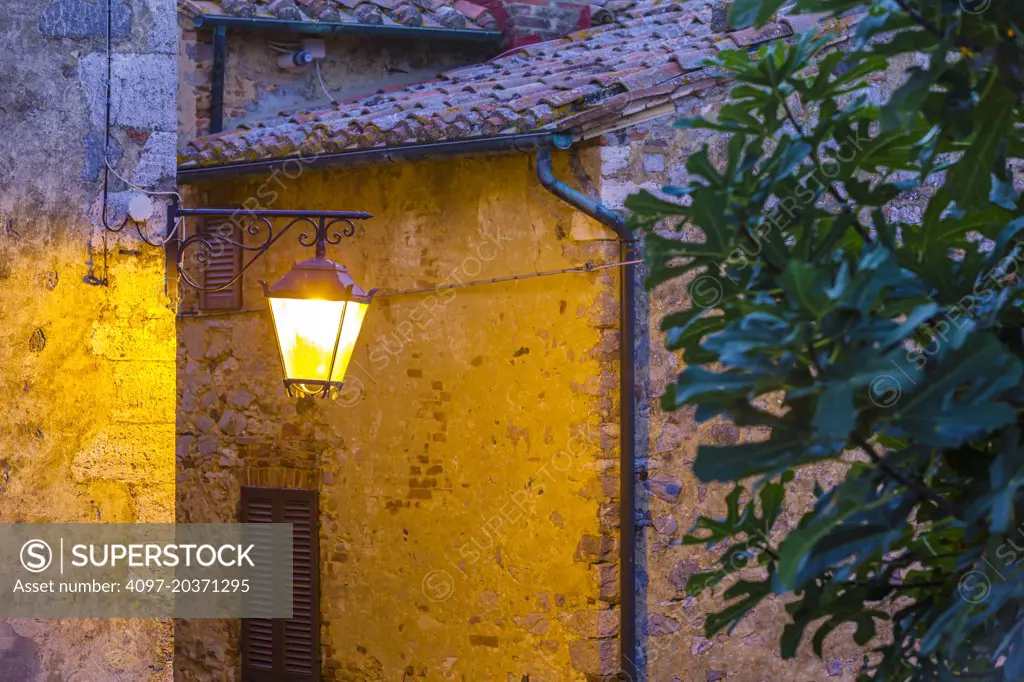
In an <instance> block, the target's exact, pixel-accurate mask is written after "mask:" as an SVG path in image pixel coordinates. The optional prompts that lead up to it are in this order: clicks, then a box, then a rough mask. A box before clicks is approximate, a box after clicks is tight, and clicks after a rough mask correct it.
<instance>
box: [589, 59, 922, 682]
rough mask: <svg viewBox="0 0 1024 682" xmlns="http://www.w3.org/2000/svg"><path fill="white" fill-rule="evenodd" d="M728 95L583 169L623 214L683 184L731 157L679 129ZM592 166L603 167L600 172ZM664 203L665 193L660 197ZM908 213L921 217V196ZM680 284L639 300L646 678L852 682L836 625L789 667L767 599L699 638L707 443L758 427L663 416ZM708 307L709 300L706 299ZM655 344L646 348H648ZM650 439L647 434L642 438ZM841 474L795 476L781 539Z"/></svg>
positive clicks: (618, 136) (715, 94) (593, 157)
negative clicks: (644, 196)
mask: <svg viewBox="0 0 1024 682" xmlns="http://www.w3.org/2000/svg"><path fill="white" fill-rule="evenodd" d="M903 66H905V64H903V63H900V64H896V65H895V66H894V67H893V70H892V71H891V72H890V73H889V74H888V75H887V76H886V77H885V78H882V79H876V81H875V83H874V86H873V88H874V91H873V92H872V97H873V98H874V99H875V100H876V101H883V100H884V98H885V97H886V96H887V93H889V92H891V91H892V89H893V88H894V87H895V86H896V85H897V84H898V83H899V73H900V69H902V68H903ZM727 96H728V91H727V89H726V88H725V87H717V88H712V89H709V90H706V91H704V92H702V93H700V94H698V95H695V96H692V97H690V98H687V99H686V100H684V101H682V102H681V103H680V105H679V106H678V107H677V112H676V114H675V115H673V116H668V117H664V118H660V119H656V120H652V121H649V122H647V123H643V124H641V125H637V126H635V127H632V128H629V129H627V130H623V131H620V132H617V133H613V134H608V135H604V136H602V137H601V138H600V139H598V140H597V141H596V143H595V144H596V149H594V150H592V151H591V152H590V153H589V154H588V155H587V156H585V157H584V161H587V163H581V164H580V171H581V172H580V174H581V175H582V176H583V177H584V178H586V182H588V183H590V184H591V185H592V186H594V187H595V188H596V191H597V192H599V194H600V196H601V197H602V200H603V201H604V202H605V203H606V204H607V205H609V206H611V207H615V208H619V207H621V206H622V204H623V202H624V201H625V199H626V197H628V196H629V195H630V194H632V193H634V192H636V191H638V190H639V189H646V190H648V191H651V192H654V193H655V194H659V193H660V188H661V187H662V186H664V185H666V184H673V185H685V184H687V183H688V180H689V179H688V174H687V172H686V169H685V163H686V159H687V158H688V157H689V156H690V155H691V154H694V153H696V152H697V151H699V150H700V149H701V148H703V147H704V146H707V147H708V148H709V153H710V156H711V159H712V161H713V162H715V163H722V162H724V160H725V154H726V150H725V145H726V138H723V137H722V136H720V135H718V134H716V133H710V132H707V131H693V130H680V129H675V128H673V127H672V123H673V122H674V121H675V120H676V119H677V118H678V117H694V116H706V117H712V118H713V117H714V115H715V112H716V111H717V109H718V108H719V107H720V106H721V104H722V102H723V101H724V100H725V98H726V97H727ZM595 169H596V170H595ZM665 198H668V197H665ZM901 210H911V211H914V210H917V211H919V210H920V197H915V198H913V199H912V200H911V202H910V206H907V207H904V208H902V209H901ZM695 276H696V274H695V275H692V276H691V277H690V278H689V279H687V280H686V281H673V282H669V283H667V284H664V285H662V286H660V287H658V288H657V289H655V290H654V291H651V292H649V293H648V294H647V295H646V296H645V297H643V298H644V299H645V300H643V301H642V303H641V305H643V306H646V307H648V308H649V311H648V314H649V317H648V318H647V320H646V324H647V330H646V332H647V333H646V334H638V335H637V339H638V341H637V344H638V348H637V350H638V356H640V357H648V358H649V363H647V366H646V367H643V368H638V373H640V374H642V375H644V376H642V377H640V378H639V379H638V387H637V392H638V395H642V396H643V400H642V405H641V408H640V410H641V419H640V424H641V425H642V427H643V429H646V432H647V438H646V442H645V443H643V444H642V445H641V448H640V452H639V453H638V455H639V457H640V459H639V460H638V462H637V465H638V469H639V476H640V478H641V479H645V480H644V483H643V485H642V486H641V487H640V489H639V490H638V500H637V515H638V518H639V519H641V523H642V524H643V526H644V528H643V533H642V537H640V538H638V548H639V556H638V565H639V566H638V577H637V584H638V602H639V603H640V608H639V613H638V620H639V621H640V622H639V623H638V630H639V634H638V646H639V647H640V649H641V651H640V652H639V654H638V658H639V659H640V661H641V667H642V668H644V669H645V670H646V673H647V676H648V677H647V679H649V680H652V681H656V682H713V681H714V680H724V679H729V680H735V681H736V682H761V681H762V680H778V679H787V680H788V679H793V680H798V679H799V680H803V679H807V680H826V679H828V680H832V679H835V680H837V681H841V680H854V679H855V678H856V672H857V670H858V669H859V665H860V662H861V660H862V657H863V651H862V650H860V649H859V648H858V647H857V646H856V645H855V644H854V642H853V641H852V632H851V631H850V630H849V629H848V628H845V627H843V628H839V629H837V630H836V632H835V633H833V634H832V635H831V636H830V637H829V638H828V640H827V641H826V644H825V647H824V651H823V654H824V659H823V660H821V659H818V658H817V657H816V656H814V655H813V653H812V651H811V648H810V646H808V645H807V643H806V642H805V643H804V645H803V646H802V648H801V650H800V652H799V655H798V657H797V658H796V659H794V660H790V661H783V660H782V658H781V655H780V653H779V648H778V646H777V643H778V641H779V637H780V635H781V634H782V629H783V627H784V626H785V624H786V623H787V622H788V615H787V614H786V612H785V609H784V604H783V602H782V601H781V600H777V599H769V600H766V601H765V602H764V603H762V605H761V606H760V607H759V608H758V609H757V610H756V611H755V612H754V613H753V614H751V616H750V617H748V618H747V619H746V620H745V621H744V622H743V623H741V624H740V625H739V627H737V628H736V630H735V631H734V632H733V633H732V634H731V635H727V634H724V633H723V634H719V635H718V636H717V637H715V638H714V639H707V638H705V637H704V636H703V635H704V618H705V616H706V615H707V614H708V613H709V612H714V611H718V610H720V609H721V605H722V604H721V602H720V601H718V600H716V599H712V598H711V597H709V596H708V595H707V594H705V595H704V596H703V597H701V598H700V599H696V598H692V597H687V596H686V594H685V591H684V587H685V585H686V580H687V578H688V577H689V576H690V575H692V574H693V573H698V572H701V571H706V570H708V569H709V568H710V567H712V566H713V565H714V561H715V556H713V555H712V554H710V553H708V552H707V551H706V550H705V549H704V548H703V547H680V546H677V545H674V544H673V543H674V542H676V541H678V540H680V539H681V538H682V536H683V535H684V534H685V533H686V532H687V530H688V529H689V528H690V527H691V526H692V525H693V523H694V522H695V520H696V519H697V517H698V516H700V515H709V516H724V515H725V513H726V510H725V504H724V498H725V495H726V494H727V493H728V490H729V489H730V486H726V485H712V486H705V485H702V484H701V483H700V482H699V481H698V480H697V479H696V477H695V476H694V475H693V472H692V467H693V462H694V459H695V457H696V453H697V447H698V446H699V445H700V444H701V443H714V444H720V445H724V444H730V443H736V442H740V441H742V440H747V439H752V438H754V437H755V436H756V435H757V434H755V429H753V428H738V427H736V426H734V425H732V424H730V423H728V422H726V421H724V420H715V421H711V422H707V423H704V424H697V423H696V422H695V419H694V411H693V410H692V409H682V410H678V411H675V412H669V413H666V412H664V411H662V409H661V407H660V397H661V394H662V393H663V392H664V388H665V386H666V385H668V383H670V382H671V381H673V380H674V379H675V377H676V376H677V375H678V374H679V372H680V371H681V370H682V362H681V360H680V357H679V355H678V354H677V353H673V352H669V351H667V350H666V349H665V339H664V334H663V333H662V332H661V331H660V330H659V326H660V324H661V320H662V319H663V318H664V317H665V316H666V315H667V314H669V313H672V312H676V311H679V310H684V309H688V308H690V307H691V306H692V305H693V304H694V303H693V301H692V300H691V295H690V284H691V281H692V278H693V277H695ZM705 303H708V302H705ZM648 339H649V341H648ZM641 437H643V434H641ZM842 475H843V468H842V466H840V465H837V464H821V465H815V466H812V467H808V468H807V469H805V470H803V471H801V472H800V473H799V474H798V480H799V481H802V485H801V486H799V487H798V489H795V490H794V491H792V494H790V495H789V496H788V497H787V509H786V510H785V511H784V512H783V514H782V517H781V521H780V524H779V526H778V527H777V528H776V529H775V532H776V534H777V535H776V538H781V537H782V536H784V535H785V533H786V531H787V529H788V528H791V527H793V526H795V524H796V522H797V521H798V520H799V517H800V515H801V514H802V513H803V512H804V510H806V509H809V508H810V507H811V506H812V505H813V502H814V497H813V495H812V489H813V484H814V482H815V481H817V482H818V483H819V484H820V485H821V486H822V487H824V488H828V487H830V486H831V485H833V484H835V483H836V482H838V481H839V480H840V479H841V477H842Z"/></svg>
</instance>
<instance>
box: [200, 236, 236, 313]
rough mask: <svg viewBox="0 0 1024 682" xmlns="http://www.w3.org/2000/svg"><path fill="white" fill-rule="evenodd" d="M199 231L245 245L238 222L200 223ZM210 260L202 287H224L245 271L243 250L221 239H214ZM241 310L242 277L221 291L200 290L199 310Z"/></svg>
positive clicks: (207, 261)
mask: <svg viewBox="0 0 1024 682" xmlns="http://www.w3.org/2000/svg"><path fill="white" fill-rule="evenodd" d="M199 231H200V232H202V233H206V234H210V233H214V234H221V235H224V236H225V237H227V238H229V239H231V240H233V241H235V242H238V243H239V244H241V243H242V228H241V226H239V225H238V224H237V223H235V222H232V221H229V222H225V223H222V222H210V221H207V222H205V223H202V224H200V227H199ZM210 245H211V246H212V247H213V248H212V249H210V253H209V254H208V258H207V260H206V262H205V263H203V286H204V287H206V288H210V287H215V288H216V287H221V286H224V285H226V284H227V283H228V282H230V281H231V279H232V278H233V277H236V276H237V275H238V273H239V271H241V269H242V249H241V248H240V247H237V246H234V245H232V244H228V243H227V242H223V241H220V240H216V239H214V240H211V241H210ZM241 307H242V278H241V277H239V278H238V279H237V280H235V282H234V283H233V284H232V285H231V286H229V287H227V288H225V289H221V290H220V291H200V292H199V309H200V310H238V309H239V308H241Z"/></svg>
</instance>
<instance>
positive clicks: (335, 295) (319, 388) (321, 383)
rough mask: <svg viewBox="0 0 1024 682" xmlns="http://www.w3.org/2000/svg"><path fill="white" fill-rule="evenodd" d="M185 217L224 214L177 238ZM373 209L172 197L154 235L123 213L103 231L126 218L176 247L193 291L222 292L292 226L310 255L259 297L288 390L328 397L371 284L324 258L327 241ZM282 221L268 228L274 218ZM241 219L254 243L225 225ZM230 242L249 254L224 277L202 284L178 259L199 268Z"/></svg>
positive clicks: (339, 381) (339, 379) (347, 233)
mask: <svg viewBox="0 0 1024 682" xmlns="http://www.w3.org/2000/svg"><path fill="white" fill-rule="evenodd" d="M190 216H194V217H203V218H222V219H225V221H224V225H225V227H227V228H228V229H217V227H214V228H212V229H207V230H203V231H201V232H200V231H197V232H196V233H195V234H192V235H190V236H188V237H186V238H185V239H182V238H181V233H179V232H178V229H179V227H180V225H179V221H183V220H184V219H185V218H188V217H190ZM372 217H373V216H372V215H370V214H369V213H365V212H361V211H281V210H270V209H266V210H256V211H248V210H242V209H237V210H236V209H223V208H199V209H190V208H180V207H179V206H178V202H177V201H176V200H175V201H172V202H171V204H170V205H169V206H168V209H167V237H166V238H165V239H163V240H161V241H160V242H154V241H153V240H151V239H149V238H147V236H146V235H145V234H144V233H143V231H142V223H143V220H139V219H137V218H133V217H132V215H131V214H129V216H127V217H126V218H125V220H124V222H122V223H121V225H120V226H118V227H111V228H108V229H110V231H111V232H121V231H122V230H124V228H125V227H126V226H127V225H128V223H129V222H131V223H133V224H134V225H135V229H136V231H137V232H138V234H139V237H141V238H142V240H143V241H145V242H146V243H149V244H152V245H153V246H159V245H163V244H166V245H168V246H171V247H173V248H174V249H175V250H176V252H177V257H176V259H175V261H176V265H177V269H178V274H179V275H180V277H181V281H183V282H185V283H186V284H187V285H188V286H190V287H191V288H193V289H196V290H197V291H206V292H216V291H223V290H224V289H227V288H228V287H230V286H232V285H233V284H234V283H235V282H236V281H238V279H239V278H240V277H241V276H242V274H243V273H244V272H245V271H246V270H248V269H249V268H250V267H251V266H252V264H253V263H254V262H256V260H258V259H259V258H260V257H261V256H262V255H263V254H264V253H266V252H267V251H268V250H269V249H270V247H271V246H273V245H274V244H275V243H276V242H277V241H278V240H279V239H280V238H281V237H283V236H284V235H285V233H286V232H288V231H289V230H291V228H292V227H294V226H296V225H301V226H302V227H303V231H302V232H301V233H300V234H299V236H298V242H299V244H301V245H302V246H306V247H313V248H314V249H315V251H314V256H313V258H310V259H309V260H304V261H302V262H300V263H295V264H294V265H292V268H291V270H289V271H288V273H287V274H286V275H285V276H284V277H282V278H281V279H280V280H278V281H277V282H275V283H274V284H272V285H268V284H267V283H266V282H262V284H263V292H264V294H265V295H266V297H267V300H268V302H269V304H270V305H269V308H270V315H271V320H272V322H273V325H274V334H275V338H276V340H277V349H278V357H279V358H280V359H281V368H282V369H283V371H284V385H285V388H286V389H287V390H288V394H289V395H291V396H316V397H320V398H333V397H336V396H337V395H338V393H339V391H340V390H341V387H342V385H343V382H344V379H345V372H346V370H347V369H348V365H349V361H350V360H351V359H352V352H353V351H354V350H355V344H356V340H357V339H358V338H359V331H360V329H361V328H362V326H363V320H364V319H365V317H366V312H367V310H368V309H369V307H370V302H371V300H372V299H373V294H374V293H375V292H376V289H371V290H370V291H364V290H363V289H362V288H361V287H360V286H359V285H358V284H356V283H355V280H353V279H352V277H351V276H350V275H349V274H348V270H347V269H346V268H345V266H343V265H339V264H337V263H335V262H334V261H332V260H329V259H328V258H327V245H328V244H332V245H334V244H338V243H340V242H341V240H342V238H343V237H351V236H352V235H354V234H355V222H354V221H356V220H366V219H368V218H372ZM276 219H286V220H288V222H287V223H285V224H284V226H283V227H281V228H280V229H277V230H275V226H274V220H276ZM236 224H237V225H241V227H242V228H243V230H244V232H245V234H248V235H250V236H251V237H254V238H258V241H259V243H258V244H256V245H252V244H246V243H245V239H235V238H233V235H234V234H235V229H234V227H233V225H236ZM224 248H237V249H240V250H242V252H243V253H244V252H249V253H251V254H252V256H251V257H250V258H249V259H248V260H246V261H245V262H244V263H243V264H242V267H241V268H240V269H239V271H238V273H237V274H236V275H235V276H234V277H232V278H231V280H230V281H228V282H226V283H224V284H220V285H218V286H211V287H207V286H204V285H203V284H202V283H201V282H198V281H196V280H195V279H193V278H192V277H191V276H190V275H189V273H188V269H187V268H186V263H187V262H190V259H191V262H195V263H196V264H197V266H198V267H199V268H200V269H201V268H202V267H203V264H204V263H206V262H207V261H208V260H209V259H210V257H211V256H212V255H215V254H216V253H217V251H218V250H219V249H224Z"/></svg>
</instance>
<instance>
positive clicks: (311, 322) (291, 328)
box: [263, 249, 372, 398]
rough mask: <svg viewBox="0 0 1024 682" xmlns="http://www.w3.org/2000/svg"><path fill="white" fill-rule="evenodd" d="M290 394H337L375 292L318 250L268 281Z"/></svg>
mask: <svg viewBox="0 0 1024 682" xmlns="http://www.w3.org/2000/svg"><path fill="white" fill-rule="evenodd" d="M263 290H264V293H265V294H266V296H267V300H268V301H269V302H270V313H271V317H272V319H273V321H274V332H275V334H276V336H277V348H278V351H279V354H280V358H281V366H282V368H283V369H284V385H285V387H286V388H287V389H288V394H289V395H292V396H296V395H313V396H319V397H321V398H326V397H331V396H334V395H337V393H338V391H339V390H340V389H341V386H342V382H343V381H344V379H345V371H346V370H347V369H348V364H349V361H351V359H352V351H353V350H355V345H356V339H357V338H358V337H359V330H360V329H361V328H362V326H363V318H365V317H366V311H367V309H368V308H369V307H370V299H371V296H372V294H368V293H367V292H365V291H363V290H362V288H360V286H359V285H358V284H356V283H355V281H354V280H353V279H352V277H351V276H350V275H349V274H348V270H346V269H345V267H344V266H342V265H338V264H337V263H335V262H334V261H331V260H328V259H327V258H325V257H323V255H322V254H320V253H319V249H318V253H317V256H316V257H315V258H311V259H309V260H305V261H302V262H301V263H296V264H295V265H293V266H292V269H291V270H290V271H289V272H288V274H286V275H285V276H284V277H282V278H281V279H280V280H278V281H277V283H275V284H274V285H273V286H268V285H267V284H266V283H264V285H263Z"/></svg>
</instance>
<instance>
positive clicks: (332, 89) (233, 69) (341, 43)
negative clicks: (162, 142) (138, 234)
mask: <svg viewBox="0 0 1024 682" xmlns="http://www.w3.org/2000/svg"><path fill="white" fill-rule="evenodd" d="M181 23H182V31H181V43H180V47H179V51H178V68H179V88H180V90H179V94H178V135H179V141H180V142H187V141H189V140H191V139H193V138H195V137H197V136H198V135H205V134H207V133H208V132H209V127H210V83H211V80H210V78H211V71H212V68H213V38H212V36H213V34H212V31H211V30H210V29H206V28H203V29H199V30H197V29H196V28H195V27H194V25H193V22H192V20H191V19H190V18H187V17H184V16H183V17H182V22H181ZM303 37H317V36H300V35H291V34H278V33H274V34H270V33H261V32H239V31H228V37H227V47H228V58H227V61H226V64H225V79H224V130H232V129H234V128H236V127H238V126H239V125H242V124H244V123H248V122H255V121H261V120H264V119H267V118H271V117H273V116H276V115H277V114H278V113H280V112H282V111H295V110H308V111H315V110H319V109H328V108H330V106H331V104H330V98H328V96H327V95H326V94H324V91H323V87H321V85H320V81H319V79H318V78H317V73H316V70H315V68H314V66H312V65H311V66H307V67H303V68H302V69H300V70H297V71H293V70H285V69H282V68H279V67H278V66H277V63H276V60H277V57H278V53H277V52H275V51H274V50H273V49H271V47H270V46H269V45H268V40H274V41H293V42H294V43H295V45H296V47H297V46H298V41H299V40H301V39H302V38H303ZM320 38H321V39H324V40H325V41H326V45H325V47H326V57H325V59H324V60H322V63H321V65H320V69H321V71H320V73H321V76H323V81H324V85H325V86H326V88H327V91H328V92H329V93H330V95H331V97H333V98H334V99H335V100H337V101H340V100H343V99H345V98H348V97H353V96H357V95H366V94H369V93H373V92H376V91H377V90H378V89H381V88H389V87H394V86H397V85H405V84H409V83H418V82H421V81H424V80H429V79H431V78H433V77H434V76H436V75H437V74H438V73H440V72H442V71H445V70H447V69H452V68H455V67H457V66H462V65H466V64H478V63H480V62H482V61H484V60H486V59H488V58H490V57H493V56H495V55H496V54H498V53H499V52H500V51H501V45H500V44H498V43H482V44H477V43H461V42H443V41H426V40H418V39H417V40H413V39H406V40H401V39H381V38H377V37H364V36H356V35H351V36H334V37H325V36H320Z"/></svg>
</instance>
